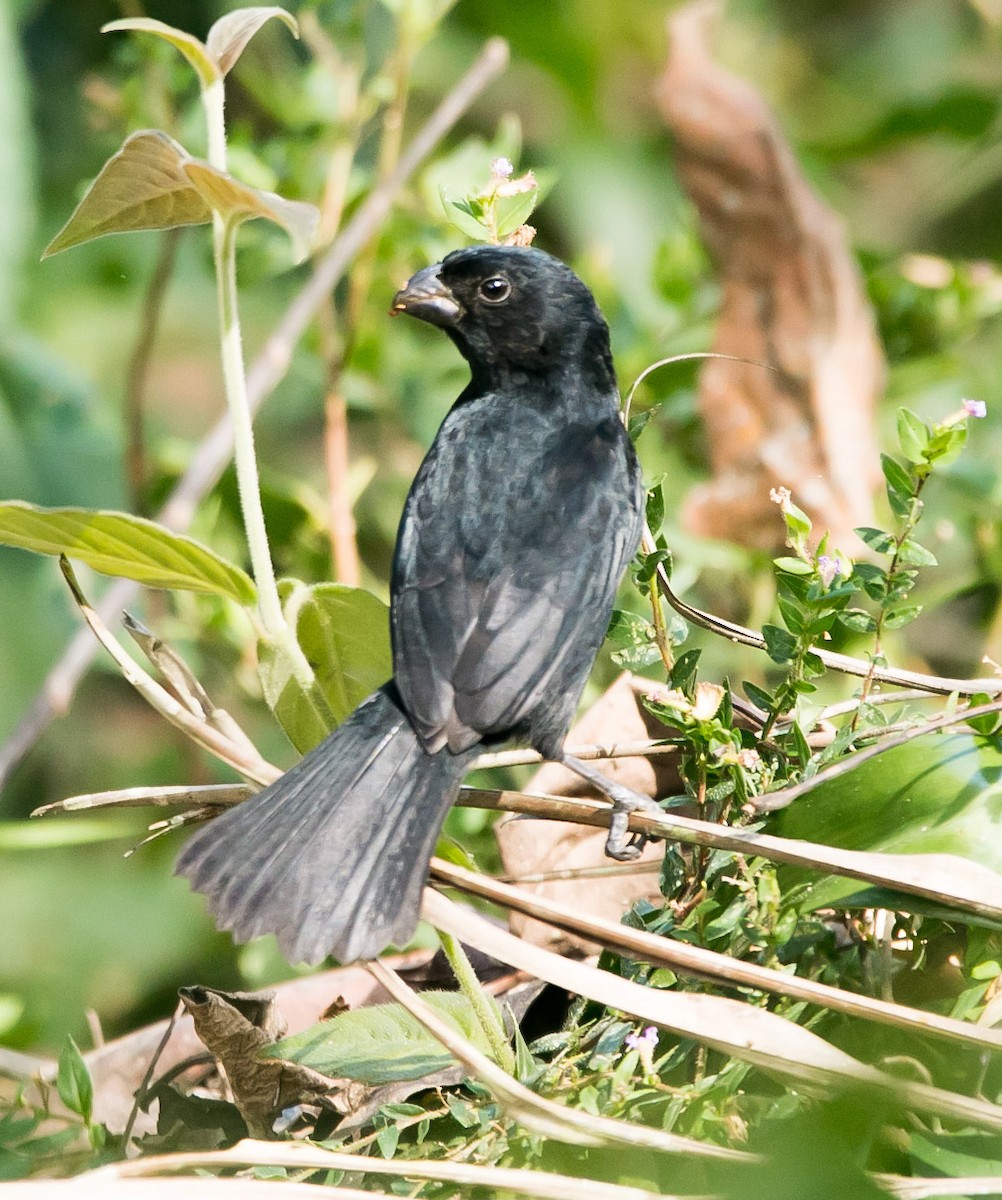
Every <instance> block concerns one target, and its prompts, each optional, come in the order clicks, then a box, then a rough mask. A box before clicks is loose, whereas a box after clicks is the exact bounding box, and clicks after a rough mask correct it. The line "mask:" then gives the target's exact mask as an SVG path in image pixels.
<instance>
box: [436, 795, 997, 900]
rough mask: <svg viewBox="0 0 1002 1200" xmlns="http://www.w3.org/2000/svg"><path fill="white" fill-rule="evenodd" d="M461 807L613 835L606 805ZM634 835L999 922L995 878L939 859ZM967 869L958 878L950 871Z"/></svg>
mask: <svg viewBox="0 0 1002 1200" xmlns="http://www.w3.org/2000/svg"><path fill="white" fill-rule="evenodd" d="M458 803H459V804H460V805H463V806H465V807H469V808H486V809H490V810H491V811H495V812H511V813H520V814H523V815H524V816H527V817H536V818H541V819H543V820H550V821H568V822H571V823H573V824H577V825H589V826H592V827H593V828H596V829H608V828H609V821H610V817H611V814H612V809H611V807H610V805H609V804H608V802H606V801H604V800H592V799H590V798H588V797H583V796H573V797H572V796H546V795H531V794H530V793H528V792H514V791H491V790H487V789H481V788H468V787H464V788H462V790H461V791H460V794H459V801H458ZM628 828H629V830H630V832H631V833H643V834H646V835H647V836H648V837H660V838H665V839H666V840H668V841H673V842H682V843H683V844H685V845H691V846H704V847H709V848H711V849H715V850H728V851H730V852H732V853H734V854H747V855H750V856H753V857H760V858H767V859H769V860H770V861H772V862H780V863H787V864H788V865H790V866H793V867H804V868H806V869H808V870H811V871H823V872H824V873H825V874H829V875H839V876H843V877H845V878H847V879H857V880H861V881H862V882H864V883H869V884H873V885H875V886H877V887H884V888H890V889H892V890H893V891H896V892H902V893H904V894H905V895H911V896H920V897H922V898H924V899H926V900H932V901H934V902H935V903H937V904H944V905H947V906H948V907H951V908H954V909H956V910H958V911H966V912H972V913H977V914H979V915H981V916H985V917H989V918H990V919H992V920H994V921H998V920H1002V900H1000V898H999V887H998V876H997V875H996V874H995V872H994V871H990V870H989V869H988V868H987V867H983V866H981V865H980V864H979V863H974V862H969V861H966V860H964V859H960V858H956V859H953V858H951V856H948V855H937V854H912V855H909V854H890V853H885V852H883V851H875V850H845V849H842V848H841V847H839V846H825V845H821V844H819V843H816V842H807V841H802V840H800V839H798V838H786V837H777V836H775V835H773V834H768V833H758V832H756V831H755V830H751V829H744V828H741V827H740V826H731V825H717V824H714V823H713V822H711V821H699V820H696V819H694V818H692V817H683V816H680V815H678V814H676V813H672V812H666V813H665V814H664V815H663V816H662V817H660V818H658V817H655V816H651V815H648V813H646V812H642V811H637V812H633V813H630V816H629V822H628ZM954 863H956V865H957V867H963V870H954V869H953V864H954Z"/></svg>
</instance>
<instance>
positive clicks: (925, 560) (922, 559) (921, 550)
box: [898, 538, 936, 567]
mask: <svg viewBox="0 0 1002 1200" xmlns="http://www.w3.org/2000/svg"><path fill="white" fill-rule="evenodd" d="M898 562H902V563H907V564H908V565H909V566H911V567H934V566H936V556H935V554H933V553H932V551H931V550H927V549H926V548H925V546H922V545H920V544H919V543H918V542H916V541H913V540H912V539H911V538H906V539H905V541H903V542H902V543H901V545H900V546H899V547H898Z"/></svg>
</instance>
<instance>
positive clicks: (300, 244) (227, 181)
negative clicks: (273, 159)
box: [182, 158, 320, 263]
mask: <svg viewBox="0 0 1002 1200" xmlns="http://www.w3.org/2000/svg"><path fill="white" fill-rule="evenodd" d="M182 170H183V171H184V174H185V175H186V177H187V178H188V180H189V182H190V183H191V184H192V186H193V187H194V188H195V189H196V191H197V192H198V193H199V195H200V196H201V197H202V199H203V200H204V201H205V203H206V204H208V206H209V207H210V208H211V209H212V210H213V211H214V212H218V213H219V214H220V215H221V216H222V217H223V218H224V219H225V220H227V221H247V220H252V219H253V218H254V217H265V218H266V219H267V220H269V221H274V223H275V224H276V225H280V226H281V227H282V228H283V229H284V230H285V232H286V233H287V234H288V235H289V238H290V240H291V242H292V248H293V254H294V258H295V261H296V262H297V263H298V262H302V261H303V259H305V258H306V257H307V255H308V254H309V252H310V250H311V248H312V246H313V238H314V236H315V235H316V232H317V225H318V224H319V223H320V210H319V209H318V208H317V207H316V206H315V205H313V204H306V203H304V202H303V201H302V200H286V199H284V198H283V197H282V196H277V195H276V194H275V193H274V192H265V191H262V190H261V189H260V188H253V187H250V185H249V184H246V183H241V182H240V181H239V180H238V179H234V178H233V176H232V175H227V174H226V172H225V171H217V170H216V168H215V167H212V166H210V165H209V164H208V163H206V162H200V161H198V160H197V159H193V158H189V159H188V160H187V161H186V162H185V163H184V164H183V165H182Z"/></svg>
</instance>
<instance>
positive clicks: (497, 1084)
mask: <svg viewBox="0 0 1002 1200" xmlns="http://www.w3.org/2000/svg"><path fill="white" fill-rule="evenodd" d="M448 903H449V902H448V901H447V900H445V899H444V897H442V896H439V895H438V894H437V893H436V892H432V891H430V890H426V891H425V900H424V908H423V910H422V911H423V912H424V915H425V918H426V919H427V918H428V915H429V914H428V911H427V910H428V909H429V908H431V909H434V910H435V911H437V910H438V908H439V906H440V905H445V906H447V905H448ZM366 966H367V968H368V970H369V973H370V974H371V975H373V976H374V977H375V978H376V979H377V980H378V981H379V983H381V984H382V986H383V987H384V988H385V989H386V990H387V991H388V992H389V993H390V995H391V996H392V997H393V999H394V1000H396V1001H397V1003H398V1004H401V1005H402V1006H403V1007H404V1008H406V1009H407V1011H408V1012H409V1013H410V1014H411V1016H412V1017H415V1018H416V1019H417V1020H418V1021H420V1022H421V1024H422V1025H423V1026H424V1027H425V1028H426V1029H427V1030H428V1032H429V1033H431V1034H432V1036H433V1037H435V1038H437V1039H438V1041H440V1042H441V1043H442V1045H443V1046H445V1048H446V1049H447V1050H448V1051H449V1053H450V1054H452V1055H453V1056H454V1057H455V1058H457V1059H458V1060H459V1061H460V1062H461V1063H462V1064H463V1066H464V1067H466V1069H467V1071H469V1072H470V1074H471V1075H474V1076H475V1077H476V1078H478V1079H479V1080H480V1081H481V1082H482V1083H483V1084H485V1085H486V1086H487V1087H488V1088H489V1089H490V1091H491V1094H492V1095H493V1096H494V1098H495V1099H496V1100H497V1101H498V1103H499V1104H501V1105H502V1106H503V1107H504V1108H505V1109H507V1111H508V1115H509V1116H511V1117H513V1118H514V1119H515V1120H517V1121H518V1122H519V1123H520V1124H521V1125H524V1126H525V1127H526V1128H528V1129H532V1130H534V1131H535V1132H536V1133H541V1134H542V1135H543V1136H544V1137H552V1138H558V1139H559V1140H560V1141H564V1142H569V1143H571V1144H572V1145H579V1146H602V1145H606V1146H624V1145H633V1146H646V1147H648V1148H649V1149H652V1150H661V1151H662V1152H665V1153H668V1154H672V1153H674V1154H689V1155H693V1156H696V1155H701V1156H703V1157H706V1158H722V1159H731V1160H735V1161H738V1162H749V1161H753V1159H752V1156H751V1155H748V1154H744V1153H742V1152H741V1151H738V1150H729V1149H727V1148H725V1147H724V1146H714V1145H711V1144H710V1143H707V1142H699V1141H696V1140H695V1139H694V1138H688V1137H682V1136H681V1135H679V1134H676V1133H668V1132H666V1131H664V1130H661V1129H652V1128H650V1127H648V1126H645V1125H636V1124H633V1123H632V1122H629V1121H621V1120H617V1119H615V1118H612V1117H606V1116H597V1115H593V1114H591V1113H586V1112H583V1111H581V1110H580V1109H576V1108H570V1107H569V1106H567V1105H562V1104H557V1103H555V1102H554V1101H552V1100H547V1099H546V1098H544V1097H543V1096H539V1095H537V1094H536V1093H535V1092H533V1091H530V1090H529V1088H527V1087H525V1085H524V1084H521V1083H519V1082H518V1080H516V1079H514V1078H513V1077H512V1076H511V1075H509V1074H508V1073H507V1072H506V1071H503V1070H502V1069H501V1068H500V1067H499V1066H498V1065H497V1064H496V1063H495V1062H493V1061H492V1060H491V1059H489V1058H488V1057H487V1055H486V1054H484V1053H482V1052H481V1051H480V1050H478V1049H477V1048H476V1047H475V1046H472V1045H471V1044H470V1042H469V1041H467V1039H466V1038H464V1037H463V1036H462V1034H460V1033H459V1031H458V1030H457V1029H456V1028H455V1027H454V1026H452V1025H450V1024H449V1022H447V1021H446V1020H444V1019H443V1018H442V1017H440V1016H439V1015H438V1013H436V1012H435V1011H434V1010H433V1009H432V1008H430V1007H429V1006H428V1004H427V1002H426V1001H424V1000H422V998H421V997H420V996H418V995H417V994H416V993H415V992H414V991H413V990H412V989H411V988H410V987H409V986H408V985H407V984H406V983H404V981H403V980H402V979H401V978H400V976H399V975H398V974H397V973H396V971H394V970H393V969H392V968H391V967H388V966H387V965H386V964H385V963H384V962H381V961H377V962H371V963H367V964H366Z"/></svg>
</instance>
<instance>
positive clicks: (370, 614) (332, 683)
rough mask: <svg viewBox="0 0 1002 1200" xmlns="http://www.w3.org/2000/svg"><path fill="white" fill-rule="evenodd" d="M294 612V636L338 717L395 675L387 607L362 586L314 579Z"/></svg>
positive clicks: (350, 710)
mask: <svg viewBox="0 0 1002 1200" xmlns="http://www.w3.org/2000/svg"><path fill="white" fill-rule="evenodd" d="M295 611H296V637H297V638H298V639H299V644H300V646H302V648H303V653H304V654H305V655H306V657H307V659H308V661H309V663H310V665H311V666H312V667H313V670H314V671H315V672H316V676H317V683H318V684H319V685H320V687H321V688H322V689H323V693H324V695H325V696H326V697H327V703H328V704H329V705H330V708H331V711H332V712H333V714H334V717H335V719H336V720H338V721H342V720H344V718H345V717H346V716H347V715H348V714H349V713H350V712H352V711H353V709H355V708H357V707H358V706H359V704H361V703H362V701H363V700H364V699H365V698H366V696H370V695H372V693H373V692H374V691H375V690H376V688H378V687H382V685H383V684H384V683H385V682H386V681H387V679H389V677H390V676H391V675H392V674H393V659H392V656H391V654H390V610H389V608H387V606H386V605H385V604H384V603H383V602H382V600H380V599H379V598H378V597H377V596H374V595H373V594H372V592H367V591H366V590H365V588H356V587H346V586H345V585H344V584H340V583H318V584H316V585H315V586H313V587H311V588H308V589H307V594H306V596H305V598H302V597H301V598H299V600H297V602H296V604H295Z"/></svg>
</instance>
